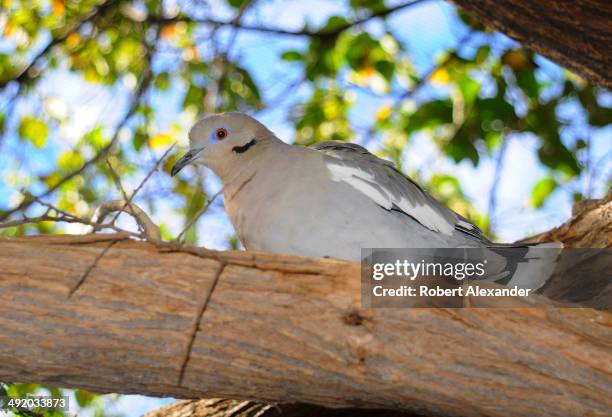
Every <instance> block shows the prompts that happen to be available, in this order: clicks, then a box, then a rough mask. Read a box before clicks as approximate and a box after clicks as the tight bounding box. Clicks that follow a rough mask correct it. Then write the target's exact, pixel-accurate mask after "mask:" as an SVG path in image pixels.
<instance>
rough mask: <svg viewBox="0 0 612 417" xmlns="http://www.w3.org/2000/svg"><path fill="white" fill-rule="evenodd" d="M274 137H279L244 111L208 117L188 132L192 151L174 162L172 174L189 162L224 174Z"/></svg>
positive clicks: (218, 173)
mask: <svg viewBox="0 0 612 417" xmlns="http://www.w3.org/2000/svg"><path fill="white" fill-rule="evenodd" d="M271 139H276V138H275V136H274V134H273V133H272V132H270V131H269V130H268V129H267V128H266V127H265V126H264V125H262V124H261V123H259V122H258V121H257V120H255V119H253V118H252V117H250V116H247V115H246V114H244V113H220V114H213V115H211V116H206V117H204V118H203V119H200V120H199V121H198V122H197V123H196V124H195V125H193V127H192V128H191V130H190V131H189V151H188V152H187V153H186V154H185V155H184V156H183V157H182V158H181V159H179V160H178V161H177V162H176V164H174V166H173V167H172V176H174V175H176V174H178V172H179V171H180V170H181V169H183V168H184V167H185V166H187V165H189V164H201V165H205V166H207V167H209V168H211V169H212V170H213V171H214V172H215V173H216V174H217V175H221V174H222V173H223V171H225V170H227V169H228V168H231V167H239V166H240V164H241V163H243V162H244V161H245V160H246V159H248V157H250V156H251V155H252V154H253V153H254V152H253V151H254V150H255V149H256V148H258V147H260V146H261V144H262V142H266V141H269V140H271Z"/></svg>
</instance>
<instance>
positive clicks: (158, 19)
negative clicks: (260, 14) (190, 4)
mask: <svg viewBox="0 0 612 417" xmlns="http://www.w3.org/2000/svg"><path fill="white" fill-rule="evenodd" d="M425 1H427V0H415V1H411V2H407V3H401V4H398V5H397V6H393V7H389V8H385V9H381V10H379V11H377V12H374V13H372V14H370V15H368V16H366V17H363V18H361V19H357V20H354V21H352V22H348V23H346V24H344V25H341V26H339V27H337V28H334V29H332V30H309V29H302V30H289V29H284V28H278V27H271V26H261V25H251V24H246V23H243V22H235V21H234V19H231V20H217V19H214V18H210V17H205V18H196V17H190V16H176V17H164V16H154V15H150V16H148V17H147V21H149V22H153V23H160V24H164V25H167V24H173V23H178V22H186V23H201V24H207V25H212V26H232V27H237V28H239V29H242V30H248V31H254V32H262V33H271V34H275V35H286V36H309V37H315V38H316V37H318V38H323V37H331V36H337V35H339V34H340V33H341V32H343V31H345V30H347V29H350V28H351V27H353V26H357V25H361V24H363V23H366V22H368V21H369V20H372V19H374V18H377V17H386V16H389V15H391V14H393V13H395V12H398V11H400V10H403V9H406V8H408V7H411V6H416V5H417V4H420V3H423V2H425Z"/></svg>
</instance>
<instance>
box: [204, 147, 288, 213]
mask: <svg viewBox="0 0 612 417" xmlns="http://www.w3.org/2000/svg"><path fill="white" fill-rule="evenodd" d="M291 149H292V146H291V145H287V144H286V143H284V142H283V141H281V140H280V139H277V138H273V139H263V140H261V139H259V140H257V143H256V144H255V145H254V146H252V148H251V149H249V150H248V151H247V152H245V153H242V154H240V153H237V154H234V155H232V163H230V164H226V165H225V166H223V167H220V169H217V170H215V171H216V172H215V174H217V176H218V177H219V178H220V179H221V183H222V184H223V194H224V196H225V200H226V201H228V202H229V201H231V200H233V199H234V197H235V196H236V195H237V194H238V193H240V192H241V191H242V190H243V189H244V188H245V187H246V186H247V185H248V184H249V183H250V182H252V181H253V179H254V178H255V176H257V175H258V173H261V171H266V172H269V171H270V170H272V171H275V166H276V165H277V164H278V163H279V158H283V156H284V154H285V153H286V152H288V151H290V150H291ZM277 174H278V172H277Z"/></svg>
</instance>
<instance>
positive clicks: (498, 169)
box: [487, 135, 509, 235]
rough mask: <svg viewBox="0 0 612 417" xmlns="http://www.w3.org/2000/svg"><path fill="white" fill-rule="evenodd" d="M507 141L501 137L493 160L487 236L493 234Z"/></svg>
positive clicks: (507, 139) (506, 138)
mask: <svg viewBox="0 0 612 417" xmlns="http://www.w3.org/2000/svg"><path fill="white" fill-rule="evenodd" d="M508 141H509V138H508V137H505V135H504V136H502V142H501V145H500V147H499V151H498V152H497V157H496V158H495V173H494V174H493V182H492V184H491V189H490V190H489V204H488V209H487V214H488V216H489V222H488V227H487V234H489V235H491V234H493V232H494V227H493V226H494V221H495V212H496V211H497V187H498V186H499V182H500V181H501V176H502V172H503V164H504V156H505V155H506V149H507V148H508Z"/></svg>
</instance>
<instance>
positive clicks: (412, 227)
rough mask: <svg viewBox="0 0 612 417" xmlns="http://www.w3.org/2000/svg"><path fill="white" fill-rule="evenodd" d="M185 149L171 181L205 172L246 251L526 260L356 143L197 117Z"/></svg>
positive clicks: (235, 119)
mask: <svg viewBox="0 0 612 417" xmlns="http://www.w3.org/2000/svg"><path fill="white" fill-rule="evenodd" d="M189 143H190V149H189V151H188V152H187V153H186V154H185V155H184V156H183V157H182V158H180V159H179V160H178V161H177V162H176V164H175V165H174V166H173V168H172V172H171V174H172V175H173V176H174V175H176V174H177V173H178V172H180V171H181V170H182V169H183V168H184V167H185V166H187V165H189V164H197V165H204V166H206V167H208V168H210V169H211V170H212V171H213V172H214V173H215V174H216V175H217V176H218V177H219V179H220V180H221V183H222V186H223V196H224V204H225V208H226V211H227V214H228V216H229V218H230V220H231V222H232V224H233V226H234V228H235V230H236V234H237V236H238V239H239V240H240V242H241V243H242V244H243V246H244V247H245V249H247V250H249V251H263V252H277V253H284V254H290V255H300V256H310V257H332V258H339V259H346V260H350V261H360V260H361V249H362V248H483V249H486V250H490V251H491V253H490V255H491V256H495V255H496V254H495V250H496V249H498V250H503V249H505V248H509V247H510V248H514V247H517V248H522V251H523V252H522V254H523V255H522V256H525V257H527V256H528V253H529V251H530V248H529V247H527V246H515V245H503V244H494V243H492V242H491V241H490V240H489V239H487V238H486V236H485V235H484V234H483V233H482V232H481V230H480V229H479V228H478V227H476V226H475V225H474V224H472V223H471V222H470V221H468V220H467V219H466V218H465V217H463V216H461V215H459V214H457V213H455V212H454V211H452V210H451V209H449V208H448V207H446V206H444V205H443V204H441V203H440V202H438V201H436V200H435V199H434V198H433V197H431V196H430V195H429V194H428V193H427V192H426V191H425V190H423V188H421V187H420V186H419V185H418V184H417V183H415V182H414V181H413V180H411V179H410V178H409V177H407V176H405V175H404V174H403V173H402V172H400V171H399V170H398V169H396V168H395V166H394V165H393V164H392V163H391V162H389V161H386V160H383V159H381V158H378V157H376V156H375V155H373V154H371V153H370V152H369V151H368V150H367V149H365V148H363V147H362V146H359V145H356V144H352V143H346V142H337V141H328V142H322V143H318V144H316V145H314V146H312V147H303V146H294V145H290V144H287V143H285V142H283V141H282V140H280V139H279V138H278V137H276V135H275V134H274V133H272V132H271V131H270V130H269V129H268V128H267V127H266V126H264V125H263V124H262V123H260V122H258V121H257V120H255V119H254V118H252V117H250V116H248V115H246V114H243V113H238V112H228V113H221V114H213V115H209V116H206V117H204V118H202V119H201V120H199V121H198V122H196V123H195V124H194V126H193V127H192V128H191V130H190V131H189ZM554 246H555V247H556V246H557V244H554ZM536 275H538V276H539V275H540V274H536ZM544 276H546V274H544ZM538 279H539V278H538ZM527 284H528V285H529V286H531V287H533V286H534V285H536V286H538V285H541V283H539V282H537V283H533V282H530V283H527Z"/></svg>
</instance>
